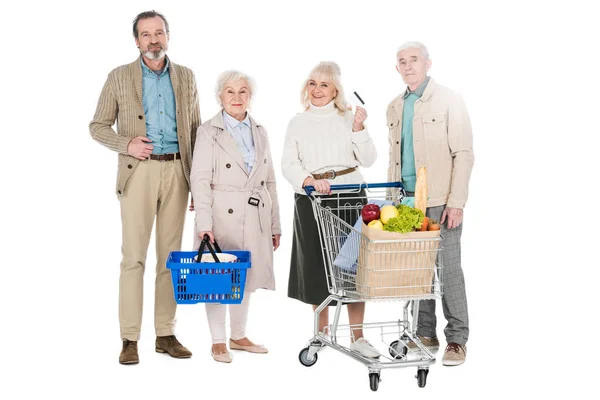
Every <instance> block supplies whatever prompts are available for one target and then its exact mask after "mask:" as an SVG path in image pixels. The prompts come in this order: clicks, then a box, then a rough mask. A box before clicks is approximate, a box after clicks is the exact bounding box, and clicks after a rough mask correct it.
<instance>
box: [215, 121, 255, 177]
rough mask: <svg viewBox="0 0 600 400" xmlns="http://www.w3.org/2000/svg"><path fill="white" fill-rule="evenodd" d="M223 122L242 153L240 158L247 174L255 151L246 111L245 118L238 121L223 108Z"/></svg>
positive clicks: (250, 169) (253, 160)
mask: <svg viewBox="0 0 600 400" xmlns="http://www.w3.org/2000/svg"><path fill="white" fill-rule="evenodd" d="M223 122H225V129H226V130H227V132H229V133H230V134H231V136H232V137H233V140H235V143H236V144H237V147H238V149H239V150H240V153H242V159H243V160H244V164H245V165H246V170H247V171H248V174H249V173H250V172H251V171H252V168H253V167H254V162H255V161H256V151H255V149H254V139H253V138H252V129H251V128H250V118H249V117H248V113H246V118H244V120H243V121H238V120H237V119H235V118H233V117H232V116H231V115H229V114H227V112H225V110H223Z"/></svg>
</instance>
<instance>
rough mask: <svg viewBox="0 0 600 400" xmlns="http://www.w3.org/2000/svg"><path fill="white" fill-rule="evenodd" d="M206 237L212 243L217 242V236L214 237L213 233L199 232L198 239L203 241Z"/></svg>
mask: <svg viewBox="0 0 600 400" xmlns="http://www.w3.org/2000/svg"><path fill="white" fill-rule="evenodd" d="M204 235H208V239H209V241H210V242H211V243H214V242H215V235H213V233H212V231H202V232H198V237H199V238H200V239H202V240H204Z"/></svg>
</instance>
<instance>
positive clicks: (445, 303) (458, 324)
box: [417, 206, 469, 346]
mask: <svg viewBox="0 0 600 400" xmlns="http://www.w3.org/2000/svg"><path fill="white" fill-rule="evenodd" d="M444 208H445V206H439V207H431V208H428V209H427V216H428V217H429V218H432V219H435V220H436V221H440V220H441V219H442V212H443V211H444ZM446 222H447V221H446ZM446 226H447V225H446V223H444V224H443V225H442V236H443V237H444V239H443V241H442V246H443V247H444V250H443V254H442V259H441V261H442V262H443V272H442V281H443V285H444V286H443V290H444V295H443V296H442V308H443V311H444V317H445V318H446V321H447V322H448V324H447V325H446V328H444V335H445V336H446V341H447V342H448V343H452V342H454V343H458V344H460V345H462V346H464V345H465V344H466V343H467V340H468V339H469V315H468V312H467V294H466V292H465V278H464V276H463V271H462V268H461V266H460V235H461V233H462V224H460V225H459V226H458V227H457V228H454V229H451V230H447V229H446ZM438 261H440V259H439V257H438ZM436 324H437V319H436V316H435V300H422V301H421V303H420V305H419V324H418V326H417V334H418V335H421V336H427V337H437V334H436Z"/></svg>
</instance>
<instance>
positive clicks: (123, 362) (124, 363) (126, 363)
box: [119, 360, 140, 365]
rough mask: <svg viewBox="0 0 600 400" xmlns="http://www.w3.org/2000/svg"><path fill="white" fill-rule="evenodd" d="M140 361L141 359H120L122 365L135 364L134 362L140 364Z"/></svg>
mask: <svg viewBox="0 0 600 400" xmlns="http://www.w3.org/2000/svg"><path fill="white" fill-rule="evenodd" d="M139 363H140V360H138V361H120V360H119V364H121V365H134V364H139Z"/></svg>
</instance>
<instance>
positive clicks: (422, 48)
mask: <svg viewBox="0 0 600 400" xmlns="http://www.w3.org/2000/svg"><path fill="white" fill-rule="evenodd" d="M406 49H419V50H420V51H421V55H422V56H423V58H424V59H425V60H429V50H427V46H425V45H424V44H423V43H421V42H415V41H413V42H406V43H404V44H403V45H402V46H400V47H398V50H397V51H396V58H398V53H400V52H401V51H402V50H406ZM396 61H398V60H396Z"/></svg>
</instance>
